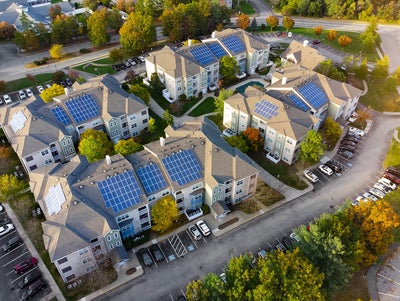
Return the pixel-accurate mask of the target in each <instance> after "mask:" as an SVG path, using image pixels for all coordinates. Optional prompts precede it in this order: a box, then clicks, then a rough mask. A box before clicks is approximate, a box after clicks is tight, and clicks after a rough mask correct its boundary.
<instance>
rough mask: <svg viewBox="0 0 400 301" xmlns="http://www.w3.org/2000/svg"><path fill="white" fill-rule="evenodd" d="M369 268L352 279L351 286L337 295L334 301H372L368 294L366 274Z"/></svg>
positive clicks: (357, 273) (354, 275)
mask: <svg viewBox="0 0 400 301" xmlns="http://www.w3.org/2000/svg"><path fill="white" fill-rule="evenodd" d="M367 270H368V268H364V269H362V270H360V271H358V272H356V273H354V274H353V276H352V277H351V278H350V281H349V284H348V285H347V287H346V288H345V289H343V290H342V291H341V292H339V293H337V294H336V295H335V297H334V298H333V300H334V301H354V300H365V301H367V300H370V297H369V293H368V283H367V278H364V274H365V273H366V272H367Z"/></svg>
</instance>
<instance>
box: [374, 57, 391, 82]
mask: <svg viewBox="0 0 400 301" xmlns="http://www.w3.org/2000/svg"><path fill="white" fill-rule="evenodd" d="M388 75H389V57H388V56H387V55H385V56H383V58H382V59H380V60H377V61H376V64H375V67H374V69H373V70H372V72H371V78H372V79H374V80H377V79H385V78H386V77H387V76H388Z"/></svg>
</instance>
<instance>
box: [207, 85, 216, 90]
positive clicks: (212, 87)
mask: <svg viewBox="0 0 400 301" xmlns="http://www.w3.org/2000/svg"><path fill="white" fill-rule="evenodd" d="M217 89H218V86H217V85H214V84H213V85H211V86H208V90H210V91H215V90H217Z"/></svg>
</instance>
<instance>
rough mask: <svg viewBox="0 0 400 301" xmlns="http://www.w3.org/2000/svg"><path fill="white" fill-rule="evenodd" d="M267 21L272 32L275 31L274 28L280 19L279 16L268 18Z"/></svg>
mask: <svg viewBox="0 0 400 301" xmlns="http://www.w3.org/2000/svg"><path fill="white" fill-rule="evenodd" d="M265 21H266V22H267V24H268V26H269V30H270V31H272V30H274V28H275V27H277V26H278V24H279V19H278V17H277V16H268V17H267V19H266V20H265Z"/></svg>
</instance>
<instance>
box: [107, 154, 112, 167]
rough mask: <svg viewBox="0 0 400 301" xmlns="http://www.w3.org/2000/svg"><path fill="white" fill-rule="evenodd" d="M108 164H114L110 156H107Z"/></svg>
mask: <svg viewBox="0 0 400 301" xmlns="http://www.w3.org/2000/svg"><path fill="white" fill-rule="evenodd" d="M106 162H107V164H108V165H111V163H112V161H111V157H110V156H109V155H106Z"/></svg>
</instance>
